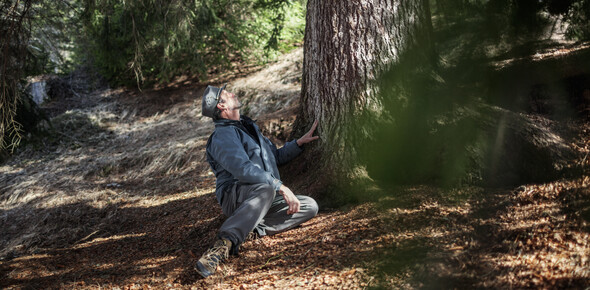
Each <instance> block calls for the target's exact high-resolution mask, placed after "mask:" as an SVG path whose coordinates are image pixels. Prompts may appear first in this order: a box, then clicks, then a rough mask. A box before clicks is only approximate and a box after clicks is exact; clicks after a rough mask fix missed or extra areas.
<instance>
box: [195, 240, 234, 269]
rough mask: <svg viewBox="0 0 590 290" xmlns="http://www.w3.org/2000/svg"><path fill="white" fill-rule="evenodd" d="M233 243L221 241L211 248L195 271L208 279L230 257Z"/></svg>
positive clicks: (198, 262) (202, 257)
mask: <svg viewBox="0 0 590 290" xmlns="http://www.w3.org/2000/svg"><path fill="white" fill-rule="evenodd" d="M231 246H232V243H231V241H228V240H226V239H219V240H217V242H215V244H214V245H213V247H211V248H210V249H209V250H207V252H205V254H203V256H201V258H200V259H199V261H197V264H196V265H195V271H197V273H199V275H201V276H203V278H207V277H209V276H211V275H213V273H215V270H216V269H217V266H218V265H219V264H220V263H221V262H222V261H223V260H225V259H227V258H228V256H229V250H230V249H231Z"/></svg>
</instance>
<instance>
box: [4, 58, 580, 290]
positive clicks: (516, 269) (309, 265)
mask: <svg viewBox="0 0 590 290" xmlns="http://www.w3.org/2000/svg"><path fill="white" fill-rule="evenodd" d="M301 62H302V52H301V50H300V49H299V50H296V51H294V52H292V53H290V54H288V55H285V56H283V57H282V58H281V59H280V60H279V61H277V62H275V63H272V64H270V65H268V66H267V67H249V68H245V69H244V71H242V72H240V73H227V74H222V75H219V76H218V77H217V78H215V79H212V80H210V81H211V83H215V84H218V83H222V82H225V81H228V82H230V86H228V89H229V90H232V91H234V92H236V93H237V94H238V95H239V96H240V97H241V98H242V99H243V100H244V102H245V103H246V104H247V107H246V108H245V109H246V111H247V113H248V114H249V115H251V116H253V117H254V118H255V119H258V120H259V121H258V122H259V124H260V125H261V127H262V128H263V130H264V131H265V133H266V134H267V135H269V136H271V137H272V139H273V140H275V141H276V142H278V143H281V142H282V140H284V138H285V137H286V136H288V134H289V127H290V125H291V124H292V123H293V121H294V119H295V112H296V109H297V106H298V96H299V86H300V78H299V76H300V75H301ZM78 77H79V78H80V80H79V83H88V80H86V79H84V78H85V76H84V75H83V74H80V75H78ZM204 87H205V84H204V83H199V82H196V81H193V80H191V79H179V80H177V81H176V82H174V83H172V84H171V85H169V86H166V87H156V88H153V89H150V90H145V91H143V92H139V91H136V90H124V89H108V88H104V87H103V88H100V86H99V88H90V87H87V86H84V85H80V86H76V85H74V86H73V89H74V90H75V91H76V93H75V94H72V95H71V96H70V97H68V98H64V99H58V100H53V101H51V102H49V103H47V104H46V105H45V108H46V110H47V111H48V112H49V114H50V116H51V117H52V124H53V126H54V129H55V131H56V132H57V133H56V134H48V135H47V136H45V137H42V138H39V139H38V140H34V142H30V143H29V144H28V145H26V146H24V147H23V148H21V149H19V150H18V152H16V153H15V154H14V155H13V156H12V157H11V158H10V159H9V160H7V161H6V162H5V163H4V164H1V165H0V172H1V173H2V174H1V175H0V288H8V289H38V288H76V289H86V288H92V289H96V288H118V289H123V288H124V289H144V288H178V289H182V288H197V289H209V288H217V289H226V288H238V289H249V288H256V289H258V288H322V289H323V288H338V289H340V288H345V289H348V288H355V289H358V288H373V287H383V288H474V287H475V288H503V289H504V288H506V289H509V288H584V287H587V286H588V285H589V284H590V227H589V223H590V171H589V168H590V157H589V156H588V155H589V152H590V124H589V122H588V119H587V118H572V119H571V120H569V121H568V122H569V125H570V127H572V128H573V130H574V131H575V134H573V135H572V137H571V140H569V141H570V144H571V146H572V148H574V149H575V150H577V151H578V152H580V156H581V157H580V158H579V159H577V160H572V162H573V163H576V164H575V165H576V166H578V167H579V168H582V169H583V170H582V173H581V174H576V175H574V176H570V177H564V178H562V179H560V180H555V181H552V182H547V183H540V184H524V185H522V186H518V187H511V188H484V187H473V186H472V187H460V188H453V189H441V188H438V187H434V186H428V185H416V186H400V187H395V188H390V189H388V190H387V194H384V195H382V196H380V197H377V198H375V200H371V201H365V202H363V203H361V204H357V205H348V206H346V207H343V208H337V209H322V210H321V211H320V213H319V214H318V216H317V217H316V218H314V219H312V220H310V221H308V222H306V223H304V224H303V225H302V226H301V227H298V228H296V229H294V230H291V231H288V232H285V233H281V234H278V235H276V236H270V237H263V238H261V239H257V240H254V241H248V242H246V243H244V244H243V246H242V248H241V252H240V256H239V257H231V258H230V259H229V260H227V261H226V262H225V263H224V264H222V265H221V266H220V267H219V269H218V272H217V273H216V274H214V275H213V276H211V277H209V278H207V279H201V278H199V277H198V275H196V274H195V273H194V271H193V270H192V269H193V265H194V263H195V262H196V260H197V259H198V257H199V256H200V255H201V254H202V253H203V252H204V251H205V250H206V249H207V248H208V247H209V246H210V245H211V244H212V243H213V242H214V240H215V235H216V231H217V229H218V228H219V226H220V225H221V223H222V222H223V220H224V217H223V216H222V213H221V209H220V207H219V205H218V204H217V201H216V199H215V195H214V186H215V184H214V182H215V178H214V176H213V175H212V173H211V171H210V170H209V166H208V164H207V163H206V160H205V156H204V147H205V144H206V141H207V137H208V136H209V134H210V133H211V131H212V129H213V126H212V123H211V121H210V120H209V119H207V118H204V117H202V116H201V114H200V104H201V103H200V96H201V94H202V92H203V89H204Z"/></svg>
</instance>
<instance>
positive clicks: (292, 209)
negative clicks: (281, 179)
mask: <svg viewBox="0 0 590 290" xmlns="http://www.w3.org/2000/svg"><path fill="white" fill-rule="evenodd" d="M317 126H318V120H315V122H313V125H312V126H311V129H310V130H309V131H308V132H307V133H305V135H303V136H301V138H299V139H297V145H299V146H302V145H303V144H307V143H309V142H311V141H314V140H317V139H318V138H320V137H319V136H313V132H314V131H315V128H316V127H317ZM279 193H280V194H281V195H282V196H283V198H284V199H285V201H286V202H287V205H288V206H289V209H288V210H287V214H294V213H297V212H299V206H300V202H299V199H297V197H296V196H295V194H294V193H293V192H292V191H291V190H290V189H289V188H288V187H286V186H285V185H284V184H281V188H280V189H279Z"/></svg>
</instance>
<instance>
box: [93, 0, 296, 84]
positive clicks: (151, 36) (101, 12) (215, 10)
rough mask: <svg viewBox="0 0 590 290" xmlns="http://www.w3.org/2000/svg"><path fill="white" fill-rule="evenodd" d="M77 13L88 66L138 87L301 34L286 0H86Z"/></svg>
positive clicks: (259, 54) (257, 53) (219, 64)
mask: <svg viewBox="0 0 590 290" xmlns="http://www.w3.org/2000/svg"><path fill="white" fill-rule="evenodd" d="M275 2H276V3H275ZM82 15H83V20H84V21H83V23H84V27H85V30H86V33H85V35H87V36H88V42H89V43H90V47H91V52H92V55H93V56H94V60H95V64H97V65H98V66H99V67H100V68H102V72H103V74H104V75H105V76H106V77H108V78H109V79H111V80H114V81H115V82H119V83H129V82H130V81H131V80H134V79H135V80H136V81H137V82H138V85H141V83H142V82H154V81H157V82H167V81H169V80H170V79H171V78H172V77H174V76H178V75H182V74H189V75H199V76H205V75H206V73H207V71H208V70H211V69H213V68H214V69H215V70H219V69H225V68H229V67H231V66H232V65H235V64H236V63H237V62H241V61H255V60H260V59H262V58H263V57H264V56H268V51H269V49H274V50H276V49H280V48H282V46H281V45H279V40H281V39H283V38H284V39H286V40H287V43H293V42H298V41H300V40H301V39H302V38H303V33H302V31H303V29H302V27H303V21H302V20H298V19H300V18H302V17H303V9H302V4H301V3H300V2H292V1H272V2H269V1H259V2H256V3H254V2H253V1H247V0H238V1H234V0H222V1H212V0H200V1H159V0H132V1H125V2H120V1H112V0H97V1H93V0H87V1H85V8H84V13H83V14H82ZM265 48H266V49H265ZM265 51H266V52H267V53H265Z"/></svg>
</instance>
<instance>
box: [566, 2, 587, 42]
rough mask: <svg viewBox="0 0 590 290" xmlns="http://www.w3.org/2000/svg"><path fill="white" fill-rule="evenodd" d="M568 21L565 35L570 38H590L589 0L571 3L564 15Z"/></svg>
mask: <svg viewBox="0 0 590 290" xmlns="http://www.w3.org/2000/svg"><path fill="white" fill-rule="evenodd" d="M566 20H567V21H568V22H569V24H570V25H569V26H568V28H567V31H566V33H567V36H568V37H570V38H571V39H576V40H586V39H590V0H582V1H577V2H576V3H573V4H572V6H571V7H570V9H569V10H568V13H567V15H566Z"/></svg>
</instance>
